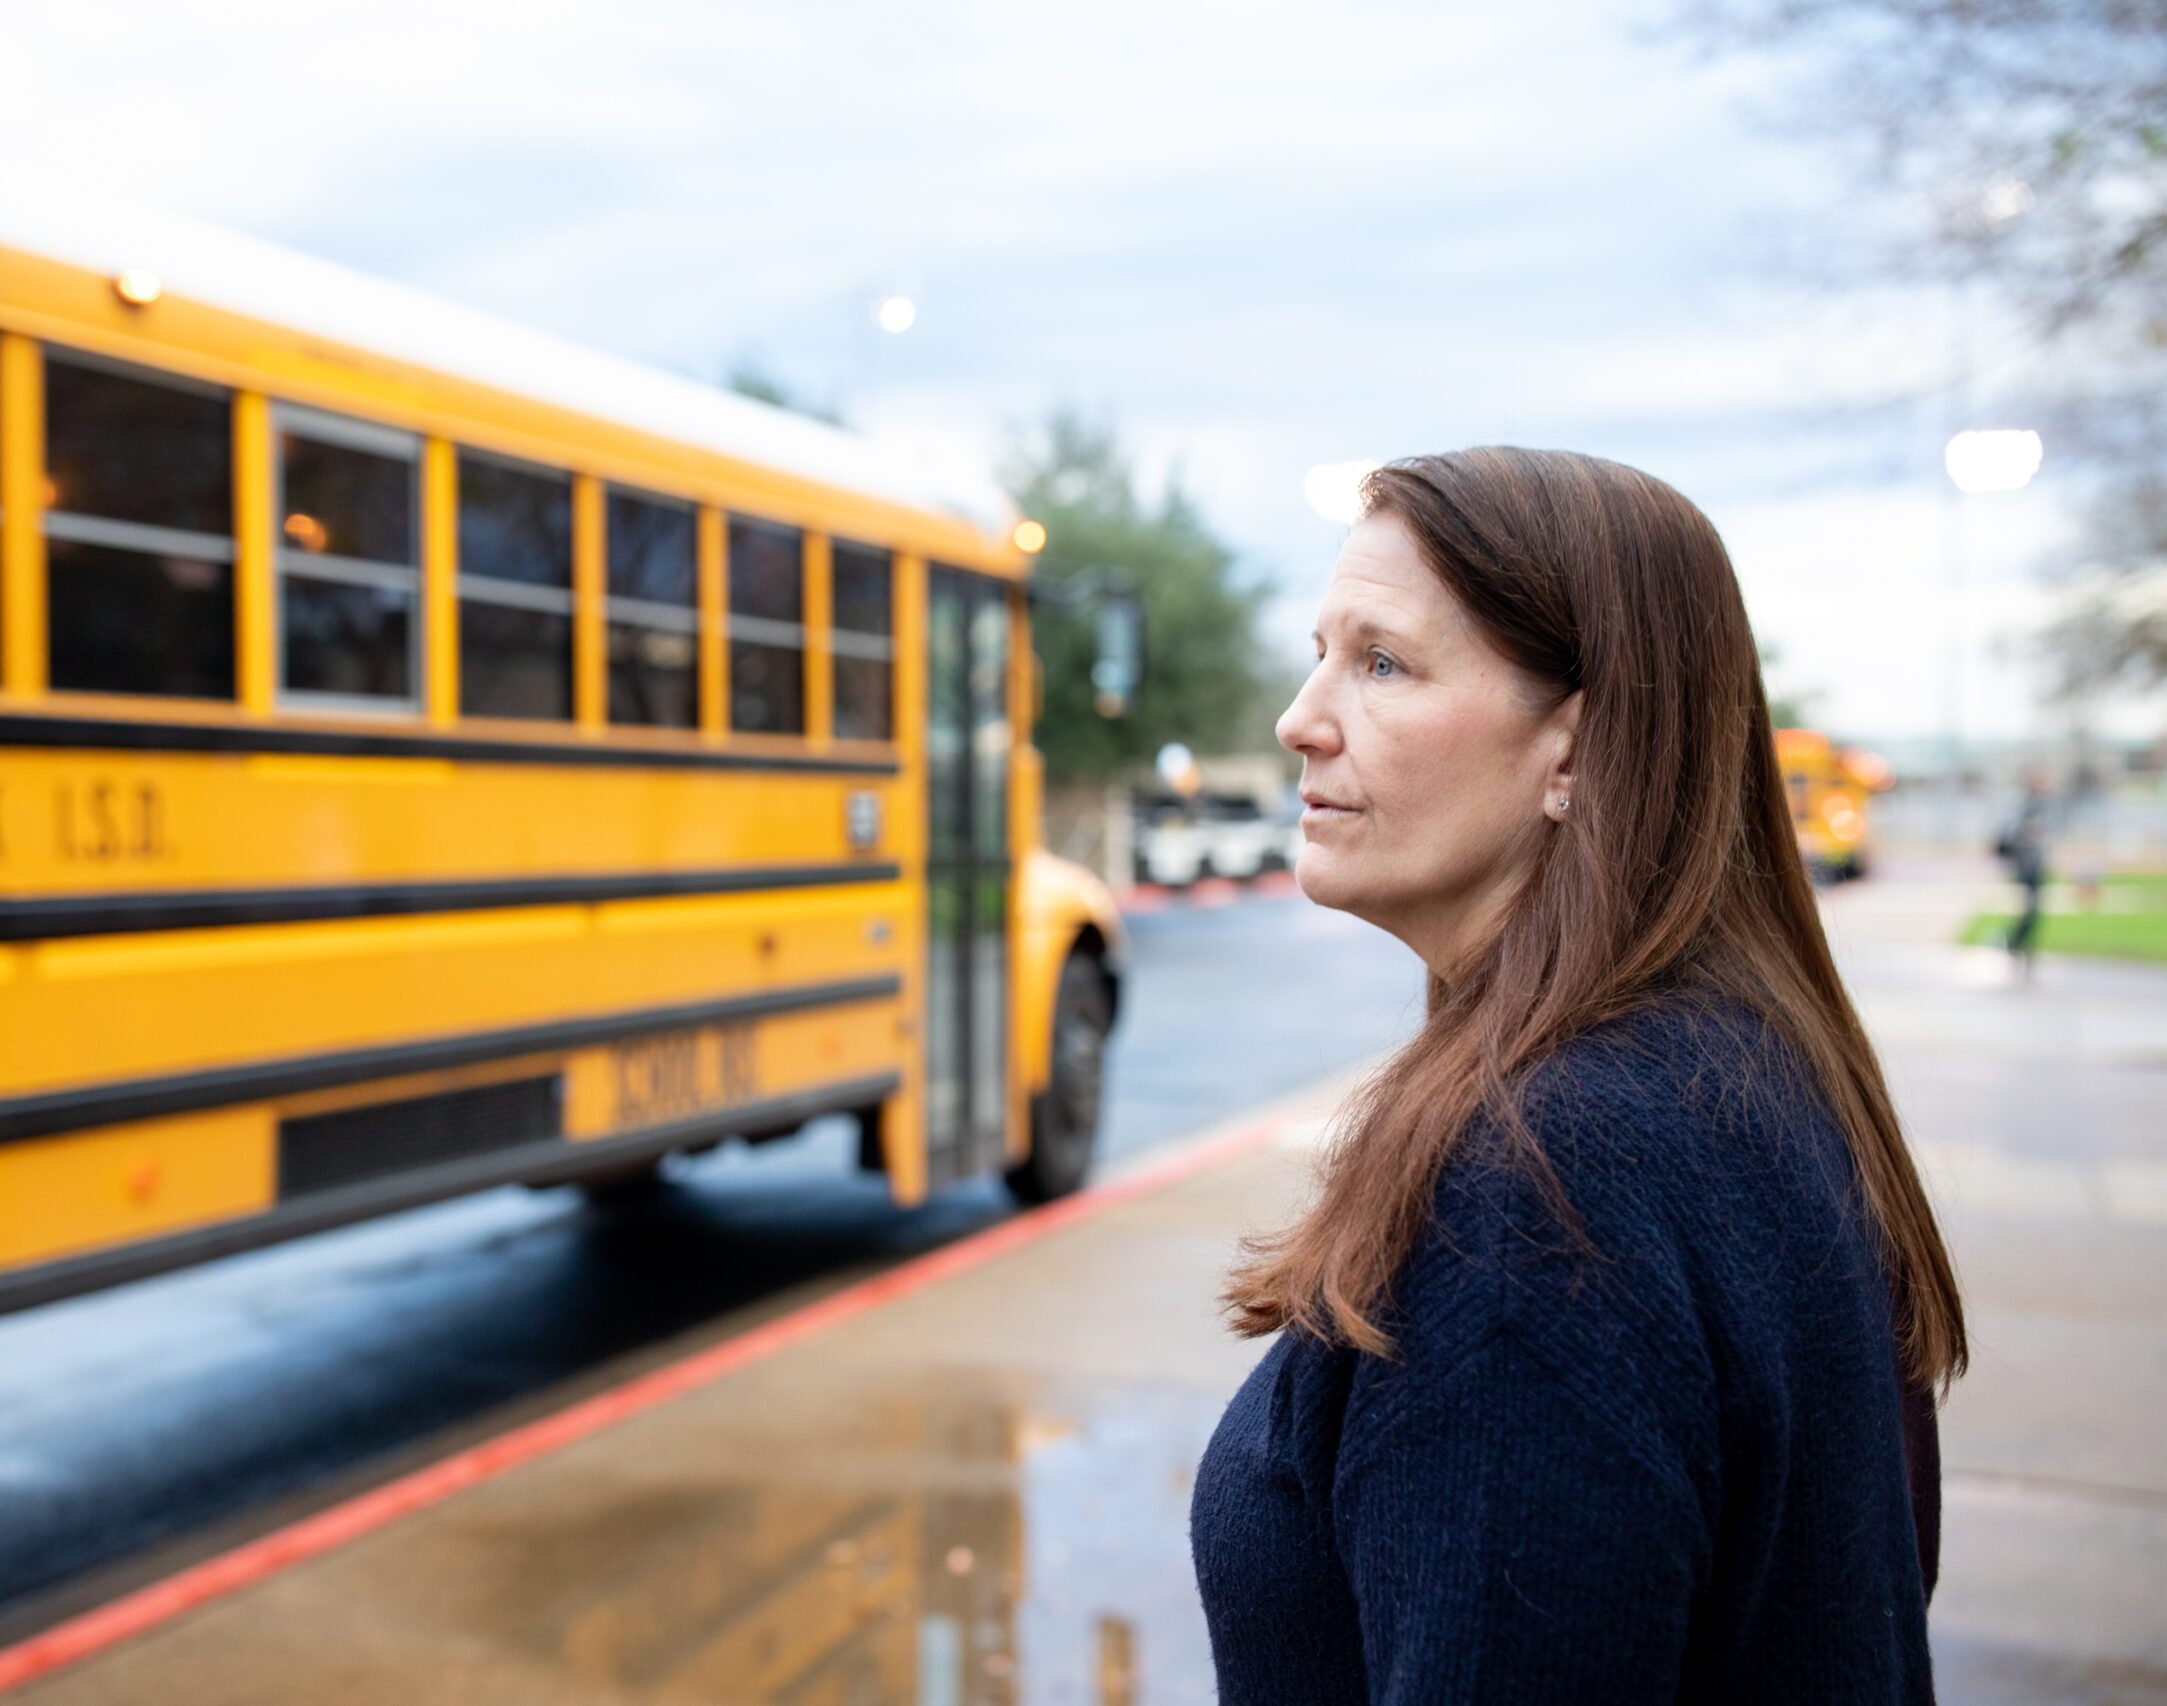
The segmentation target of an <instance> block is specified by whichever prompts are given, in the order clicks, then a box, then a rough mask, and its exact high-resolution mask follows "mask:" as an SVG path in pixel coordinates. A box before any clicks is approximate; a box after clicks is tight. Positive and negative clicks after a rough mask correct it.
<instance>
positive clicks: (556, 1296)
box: [0, 896, 1419, 1644]
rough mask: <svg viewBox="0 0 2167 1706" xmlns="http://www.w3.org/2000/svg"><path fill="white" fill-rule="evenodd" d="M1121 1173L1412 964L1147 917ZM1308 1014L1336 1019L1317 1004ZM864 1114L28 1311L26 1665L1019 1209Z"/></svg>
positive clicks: (1283, 901)
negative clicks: (412, 1470) (925, 1177)
mask: <svg viewBox="0 0 2167 1706" xmlns="http://www.w3.org/2000/svg"><path fill="white" fill-rule="evenodd" d="M1132 936H1133V942H1132V949H1133V962H1134V963H1133V966H1132V969H1131V975H1130V978H1129V981H1128V988H1127V991H1126V994H1125V997H1124V1007H1123V1012H1122V1015H1121V1023H1120V1026H1119V1028H1118V1029H1117V1031H1116V1033H1115V1039H1114V1047H1113V1051H1112V1057H1111V1065H1110V1069H1109V1070H1110V1086H1109V1100H1108V1104H1107V1110H1106V1126H1105V1134H1104V1145H1105V1152H1106V1154H1107V1156H1108V1157H1109V1158H1110V1159H1111V1160H1112V1161H1114V1162H1115V1163H1118V1162H1119V1160H1120V1159H1122V1158H1124V1157H1129V1156H1135V1155H1140V1154H1143V1153H1146V1152H1148V1151H1150V1150H1152V1149H1154V1148H1155V1147H1157V1146H1159V1145H1161V1144H1163V1143H1165V1142H1166V1141H1168V1140H1169V1139H1171V1138H1174V1137H1178V1136H1181V1135H1183V1134H1186V1133H1189V1132H1192V1131H1194V1130H1195V1129H1196V1128H1197V1127H1199V1126H1201V1125H1205V1124H1208V1123H1210V1122H1211V1121H1213V1120H1217V1119H1222V1118H1225V1117H1227V1116H1228V1115H1230V1114H1232V1113H1234V1112H1236V1111H1238V1110H1240V1109H1243V1108H1246V1107H1248V1106H1250V1105H1252V1104H1254V1103H1256V1102H1258V1101H1260V1100H1262V1099H1264V1098H1266V1097H1269V1096H1272V1095H1275V1094H1278V1093H1280V1092H1283V1091H1285V1090H1287V1089H1290V1088H1292V1087H1293V1086H1296V1085H1299V1084H1301V1083H1303V1082H1305V1081H1307V1080H1310V1079H1313V1078H1315V1077H1316V1076H1318V1075H1319V1074H1320V1073H1323V1072H1326V1071H1328V1070H1330V1069H1332V1068H1334V1067H1336V1066H1339V1065H1341V1064H1342V1063H1344V1062H1346V1061H1349V1060H1353V1059H1356V1058H1359V1057H1361V1056H1363V1055H1366V1054H1369V1053H1371V1052H1374V1051H1375V1050H1377V1049H1379V1048H1381V1047H1383V1046H1385V1045H1386V1044H1387V1043H1388V1042H1389V1041H1390V1039H1391V1038H1392V1037H1393V1036H1394V1035H1396V1034H1397V1033H1398V1031H1399V1029H1400V1028H1401V1027H1402V1026H1403V1025H1405V1024H1407V1023H1410V1022H1411V1020H1412V1018H1413V1015H1414V1011H1415V1004H1416V1003H1417V1002H1418V1000H1419V984H1418V981H1417V980H1416V978H1415V977H1414V975H1413V972H1412V970H1411V969H1410V968H1411V962H1409V961H1408V960H1407V958H1406V956H1405V954H1404V952H1403V951H1402V950H1400V949H1399V948H1398V947H1397V946H1396V945H1394V944H1392V943H1390V942H1388V941H1386V940H1384V939H1383V938H1381V937H1379V936H1377V935H1376V933H1375V932H1373V931H1369V930H1367V929H1365V928H1363V927H1362V926H1360V925H1357V924H1354V923H1352V922H1351V921H1349V920H1347V919H1346V918H1344V917H1342V916H1340V915H1337V914H1333V913H1326V912H1321V911H1319V910H1317V909H1315V908H1312V907H1310V906H1308V905H1307V904H1306V903H1304V902H1302V901H1301V900H1300V899H1299V898H1298V897H1287V896H1280V897H1276V898H1271V897H1265V898H1258V897H1244V898H1242V899H1240V900H1238V901H1237V902H1236V903H1235V904H1231V905H1226V906H1220V907H1212V908H1188V907H1182V908H1174V909H1170V910H1167V911H1164V912H1159V913H1154V914H1152V915H1150V916H1145V917H1140V918H1138V919H1136V920H1135V921H1134V922H1133V925H1132ZM1305 993H1306V994H1307V995H1308V996H1309V997H1311V998H1312V999H1303V996H1304V995H1305ZM854 1152H855V1138H854V1134H853V1133H852V1132H851V1131H850V1130H849V1129H848V1128H847V1127H846V1126H845V1125H844V1124H843V1123H842V1122H828V1123H826V1124H825V1125H821V1126H816V1127H815V1128H813V1129H811V1130H809V1131H808V1132H807V1134H806V1135H805V1136H804V1137H803V1138H801V1139H799V1140H797V1141H795V1142H791V1143H784V1144H775V1145H771V1146H768V1147H765V1148H763V1149H760V1150H758V1151H750V1152H748V1151H744V1150H731V1151H723V1152H719V1153H717V1154H715V1155H713V1156H710V1157H705V1158H703V1159H701V1160H700V1161H697V1162H694V1163H691V1164H689V1165H686V1166H685V1167H684V1168H683V1169H682V1171H681V1172H680V1173H679V1174H678V1175H677V1177H678V1181H679V1188H677V1189H676V1190H674V1191H672V1192H670V1193H668V1195H667V1196H666V1197H665V1198H664V1199H662V1200H661V1201H659V1202H656V1203H653V1204H648V1205H645V1206H642V1207H638V1208H634V1209H630V1210H623V1209H620V1210H595V1209H590V1208H587V1207H586V1206H584V1204H583V1203H582V1202H581V1200H580V1199H579V1197H578V1196H577V1195H576V1194H575V1193H573V1192H572V1191H570V1190H562V1189H560V1190H555V1191H548V1192H543V1193H538V1194H534V1193H527V1192H523V1191H519V1190H508V1191H497V1192H492V1193H489V1194H488V1195H485V1196H482V1197H476V1198H471V1199H468V1200H466V1201H463V1202H455V1203H448V1204H444V1205H441V1206H439V1207H436V1208H431V1209H426V1210H422V1211H419V1212H417V1213H413V1214H408V1215H402V1216H398V1217H396V1218H394V1219H391V1220H387V1221H382V1222H378V1223H376V1224H373V1225H369V1226H363V1227H357V1228H353V1229H351V1230H348V1231H344V1232H339V1233H334V1234H331V1235H328V1236H325V1237H320V1238H314V1239H309V1240H306V1241H304V1242H302V1243H298V1244H294V1245H288V1246H285V1247H282V1248H279V1249H275V1250H270V1251H265V1252H261V1253H259V1254H255V1255H251V1256H245V1257H240V1258H237V1259H234V1260H231V1261H226V1262H222V1263H218V1264H214V1265H213V1266H211V1267H207V1268H203V1269H198V1270H196V1271H193V1272H190V1273H184V1274H178V1275H174V1276H171V1277H169V1278H165V1279H159V1280H154V1281H149V1282H146V1283H143V1284H140V1285H135V1286H130V1287H126V1288H124V1289H122V1290H119V1291H115V1292H110V1293H106V1294H103V1295H100V1296H94V1297H88V1298H83V1299H79V1300H76V1301H74V1302H70V1303H66V1304H61V1305H57V1306H54V1307H50V1308H46V1309H42V1310H37V1311H33V1312H30V1313H28V1314H24V1315H18V1316H11V1317H0V1644H4V1643H5V1642H6V1641H7V1640H8V1639H10V1638H11V1637H14V1636H19V1635H21V1634H24V1633H27V1632H28V1631H29V1630H32V1629H35V1628H39V1627H43V1626H44V1625H46V1624H48V1623H50V1622H52V1621H53V1620H55V1619H56V1618H57V1617H60V1616H63V1615H66V1614H67V1613H69V1612H71V1611H73V1610H76V1609H79V1608H80V1607H82V1606H84V1605H88V1604H95V1603H98V1602H100V1601H103V1600H105V1599H108V1598H111V1597H112V1596H113V1595H114V1594H115V1593H117V1592H120V1591H124V1590H125V1589H126V1588H128V1587H130V1586H132V1585H134V1584H135V1583H137V1582H139V1581H142V1580H146V1579H150V1578H153V1577H155V1576H158V1575H161V1574H163V1573H165V1572H167V1571H169V1570H171V1569H173V1568H175V1567H177V1566H179V1565H182V1564H185V1563H186V1562H187V1561H188V1560H190V1559H191V1558H193V1557H196V1556H198V1555H200V1554H201V1553H203V1552H205V1551H207V1550H211V1549H215V1548H218V1547H222V1546H226V1545H230V1544H232V1543H234V1542H235V1541H237V1540H241V1539H244V1538H246V1536H247V1535H249V1534H251V1533H253V1532H255V1531H257V1530H259V1529H261V1528H263V1527H265V1526H267V1525H269V1524H271V1523H274V1522H278V1521H282V1520H285V1519H288V1518H290V1517H292V1516H294V1515H296V1514H298V1513H300V1512H302V1511H304V1510H306V1509H309V1508H312V1507H313V1506H316V1505H319V1504H322V1503H325V1502H327V1501H328V1500H330V1499H332V1498H336V1497H339V1496H342V1495H344V1494H346V1493H349V1492H352V1491H355V1490H357V1489H359V1488H361V1487H364V1486H366V1485H368V1484H370V1483H372V1482H374V1481H378V1480H381V1479H383V1478H384V1477H386V1476H387V1475H390V1474H393V1473H395V1472H397V1471H398V1470H400V1469H402V1468H405V1467H407V1466H409V1465H411V1464H412V1463H415V1462H420V1461H426V1460H428V1459H429V1458H431V1457H435V1456H440V1455H441V1454H442V1453H443V1452H444V1451H446V1450H448V1449H451V1448H454V1447H456V1446H458V1445H459V1444H461V1443H462V1442H463V1441H465V1440H466V1439H469V1438H472V1437H476V1436H478V1435H483V1434H488V1433H492V1432H496V1431H498V1430H500V1429H501V1428H503V1427H504V1426H506V1425H509V1424H510V1423H513V1422H516V1421H518V1420H519V1419H521V1418H522V1417H523V1416H525V1415H528V1414H530V1413H533V1412H535V1411H537V1410H542V1409H548V1408H552V1407H555V1406H557V1405H560V1404H562V1403H564V1402H566V1401H567V1400H569V1399H571V1398H575V1397H577V1396H579V1395H580V1394H581V1393H582V1392H585V1391H588V1390H591V1389H592V1388H594V1387H595V1386H597V1385H600V1384H606V1383H608V1382H611V1381H615V1380H621V1379H623V1378H625V1377H626V1376H627V1375H629V1374H632V1373H636V1372H637V1371H638V1370H639V1369H640V1368H642V1367H644V1366H646V1365H647V1364H649V1363H651V1362H654V1361H656V1360H658V1359H662V1358H666V1357H669V1356H673V1355H680V1354H682V1353H683V1352H684V1351H685V1349H687V1348H688V1347H690V1346H692V1345H696V1344H699V1343H703V1342H705V1341H706V1340H708V1339H710V1338H715V1337H722V1336H727V1335H729V1334H732V1333H736V1332H740V1331H743V1330H744V1329H745V1328H746V1327H747V1326H748V1325H750V1324H752V1323H754V1322H757V1321H759V1320H761V1319H763V1318H765V1317H767V1316H769V1315H772V1314H774V1313H775V1312H777V1311H779V1310H782V1309H787V1308H790V1307H792V1306H794V1305H797V1304H800V1303H803V1302H804V1301H806V1300H807V1299H808V1298H811V1297H815V1296H818V1295H821V1294H823V1293H825V1292H827V1291H831V1290H833V1289H835V1288H837V1287H839V1286H841V1285H844V1284H847V1283H849V1282H850V1281H852V1280H854V1279H857V1278H860V1277H862V1276H863V1275H865V1274H867V1273H869V1272H877V1271H880V1270H881V1269H883V1268H885V1267H889V1266H892V1265H893V1264H894V1263H896V1262H899V1261H902V1260H905V1259H907V1258H908V1257H910V1256H911V1255H913V1254H915V1253H917V1252H920V1251H923V1250H926V1249H930V1248H935V1247H938V1246H940V1245H942V1244H944V1243H946V1242H948V1241H950V1240H952V1239H955V1238H957V1237H960V1236H963V1235H965V1234H968V1233H969V1232H971V1231H973V1230H976V1229H977V1228H979V1227H982V1226H985V1225H988V1224H991V1223H993V1222H995V1221H998V1220H1001V1219H1004V1218H1005V1217H1007V1216H1008V1215H1010V1214H1011V1213H1012V1212H1013V1205H1012V1204H1011V1203H1010V1202H1009V1201H1008V1199H1007V1197H1006V1195H1005V1193H1004V1192H1002V1191H1001V1189H1000V1188H999V1186H998V1185H995V1184H991V1183H987V1184H982V1185H979V1186H974V1187H967V1188H962V1189H958V1190H956V1191H952V1192H949V1193H946V1194H944V1195H943V1196H942V1197H941V1198H940V1199H938V1200H937V1201H935V1202H933V1203H931V1204H928V1205H927V1206H925V1207H924V1208H922V1209H918V1210H914V1211H900V1210H897V1209H895V1208H894V1207H893V1206H892V1205H891V1204H890V1203H889V1201H888V1198H887V1193H886V1188H885V1186H884V1185H883V1184H882V1183H881V1182H880V1181H879V1180H878V1179H875V1178H872V1177H869V1176H864V1175H857V1174H854V1173H853V1171H852V1156H853V1154H854Z"/></svg>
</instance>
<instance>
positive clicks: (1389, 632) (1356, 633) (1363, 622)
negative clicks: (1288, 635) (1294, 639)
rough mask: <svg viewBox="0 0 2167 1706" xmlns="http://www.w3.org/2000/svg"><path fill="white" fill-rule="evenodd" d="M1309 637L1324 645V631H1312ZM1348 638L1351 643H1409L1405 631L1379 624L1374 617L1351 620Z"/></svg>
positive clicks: (1347, 631)
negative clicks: (1366, 641) (1368, 641)
mask: <svg viewBox="0 0 2167 1706" xmlns="http://www.w3.org/2000/svg"><path fill="white" fill-rule="evenodd" d="M1309 637H1310V638H1311V639H1312V640H1314V641H1315V642H1316V643H1317V644H1318V645H1320V646H1321V645H1323V644H1324V630H1323V629H1321V628H1312V629H1310V630H1309ZM1346 637H1347V639H1348V640H1349V641H1350V642H1351V641H1356V640H1391V641H1394V642H1395V643H1397V644H1400V645H1405V644H1406V643H1407V641H1408V636H1407V635H1406V634H1405V633H1404V632H1403V631H1401V630H1400V629H1398V628H1395V627H1393V626H1392V625H1391V624H1389V623H1385V622H1379V621H1378V620H1377V619H1376V618H1375V617H1372V616H1357V617H1354V618H1353V619H1351V620H1350V621H1349V622H1348V623H1347V624H1346Z"/></svg>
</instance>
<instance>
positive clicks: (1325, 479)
mask: <svg viewBox="0 0 2167 1706" xmlns="http://www.w3.org/2000/svg"><path fill="white" fill-rule="evenodd" d="M1376 467H1377V464H1376V463H1374V462H1320V463H1318V464H1317V465H1316V467H1314V468H1312V469H1310V471H1309V472H1308V473H1306V474H1304V475H1303V476H1302V496H1303V497H1305V498H1307V499H1308V500H1309V507H1310V508H1311V509H1313V510H1315V511H1316V512H1317V513H1318V514H1319V515H1321V516H1323V517H1324V519H1325V520H1326V521H1336V522H1339V523H1340V524H1341V525H1342V526H1347V527H1352V526H1353V525H1354V524H1355V523H1356V522H1357V521H1360V520H1361V519H1362V482H1363V481H1364V480H1366V479H1368V478H1369V476H1370V474H1371V472H1372V471H1373V470H1374V469H1375V468H1376Z"/></svg>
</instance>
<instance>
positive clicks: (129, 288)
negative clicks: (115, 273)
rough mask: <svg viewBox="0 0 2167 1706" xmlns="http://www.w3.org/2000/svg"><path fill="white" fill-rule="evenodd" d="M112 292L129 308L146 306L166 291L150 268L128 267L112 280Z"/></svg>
mask: <svg viewBox="0 0 2167 1706" xmlns="http://www.w3.org/2000/svg"><path fill="white" fill-rule="evenodd" d="M113 292H114V294H115V295H117V296H118V297H119V298H120V299H121V300H122V301H123V302H125V303H127V304H128V305H129V306H130V307H131V308H148V307H149V306H150V305H151V304H152V303H153V302H156V301H157V300H158V298H159V297H161V296H163V295H164V294H165V293H166V287H165V286H164V285H163V284H162V283H160V282H159V278H158V275H157V274H156V273H154V272H152V271H151V270H150V268H148V267H130V268H129V269H128V270H127V271H126V272H124V273H122V274H121V275H120V276H119V277H118V278H116V279H114V280H113Z"/></svg>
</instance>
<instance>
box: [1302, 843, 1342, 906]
mask: <svg viewBox="0 0 2167 1706" xmlns="http://www.w3.org/2000/svg"><path fill="white" fill-rule="evenodd" d="M1345 864H1346V861H1345V860H1343V859H1339V858H1335V857H1334V856H1333V853H1332V850H1331V849H1330V848H1326V847H1320V846H1318V845H1317V843H1316V842H1314V841H1312V842H1310V843H1308V844H1307V845H1306V846H1305V847H1303V849H1302V854H1301V857H1300V858H1298V859H1297V860H1295V862H1294V886H1295V887H1296V888H1298V889H1300V890H1301V891H1302V895H1303V897H1304V898H1305V899H1307V900H1310V901H1313V902H1315V903H1316V904H1317V905H1318V906H1329V907H1332V908H1334V909H1335V910H1337V911H1341V912H1347V911H1351V910H1352V906H1351V904H1350V903H1351V902H1352V901H1353V899H1354V893H1353V886H1352V885H1351V884H1350V883H1349V882H1348V881H1347V872H1346V870H1345V868H1344V867H1345Z"/></svg>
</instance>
